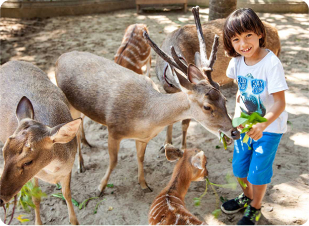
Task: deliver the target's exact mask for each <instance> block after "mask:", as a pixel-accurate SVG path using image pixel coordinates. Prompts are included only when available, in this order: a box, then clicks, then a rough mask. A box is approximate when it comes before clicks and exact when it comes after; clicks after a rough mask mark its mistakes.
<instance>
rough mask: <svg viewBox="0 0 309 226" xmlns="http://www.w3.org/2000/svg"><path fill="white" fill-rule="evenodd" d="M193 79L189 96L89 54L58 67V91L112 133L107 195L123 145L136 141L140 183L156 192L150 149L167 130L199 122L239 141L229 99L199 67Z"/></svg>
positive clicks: (66, 58) (63, 59)
mask: <svg viewBox="0 0 309 226" xmlns="http://www.w3.org/2000/svg"><path fill="white" fill-rule="evenodd" d="M188 76H189V77H190V78H191V80H190V81H188V80H185V81H181V85H182V86H183V87H184V92H179V93H175V94H172V95H169V94H162V93H160V92H159V90H158V88H157V86H156V85H155V84H154V83H153V82H152V80H151V79H149V78H148V77H146V76H143V75H139V74H136V73H135V72H133V71H131V70H129V69H126V68H124V67H122V66H119V65H118V64H116V63H114V62H112V61H110V60H108V59H105V58H103V57H99V56H96V55H94V54H91V53H86V52H70V53H65V54H63V55H62V56H60V58H59V59H58V61H57V64H56V81H57V84H58V86H59V87H60V88H61V89H62V90H63V92H64V93H65V95H66V96H67V98H68V100H69V102H70V103H71V105H72V106H73V107H74V108H75V109H76V110H78V111H80V112H82V113H84V114H85V115H86V116H88V117H89V118H91V119H92V120H94V121H96V122H98V123H101V124H103V125H106V126H107V127H108V150H109V156H110V164H109V167H108V169H107V172H106V174H105V176H104V177H103V179H102V181H101V183H100V185H99V191H100V192H101V193H102V192H103V190H104V188H105V187H106V185H107V182H108V179H109V177H110V174H111V172H112V170H113V169H114V167H115V166H116V164H117V155H118V150H119V145H120V141H121V140H122V139H129V138H130V139H135V140H136V148H137V156H138V158H137V159H138V180H139V183H140V185H141V187H142V188H143V189H145V190H147V191H151V189H150V188H149V187H148V185H147V183H146V181H145V177H144V170H143V161H144V155H145V149H146V146H147V143H148V142H149V141H150V140H151V139H152V138H153V137H155V136H156V135H157V134H158V133H159V132H160V131H162V130H163V129H164V127H165V126H167V125H169V124H171V123H174V122H177V121H179V120H183V119H186V118H195V119H196V120H197V121H199V122H200V123H201V124H202V125H203V126H204V127H205V128H207V129H208V130H210V131H212V132H213V133H214V134H215V135H217V136H219V130H220V131H222V132H224V133H225V134H226V135H227V136H229V137H232V136H234V135H233V131H235V128H233V126H232V122H231V119H230V117H229V116H228V114H227V111H226V107H225V98H224V97H223V95H222V94H221V93H220V92H217V91H216V90H215V89H214V88H213V87H212V86H211V85H210V84H209V82H208V81H207V80H206V79H205V77H204V76H203V75H202V74H201V73H200V72H199V71H198V70H197V68H196V67H195V66H193V65H191V66H190V67H189V70H188ZM185 87H186V88H185ZM214 97H216V98H214ZM205 105H210V106H211V109H212V110H205V109H204V106H205ZM238 135H239V134H238Z"/></svg>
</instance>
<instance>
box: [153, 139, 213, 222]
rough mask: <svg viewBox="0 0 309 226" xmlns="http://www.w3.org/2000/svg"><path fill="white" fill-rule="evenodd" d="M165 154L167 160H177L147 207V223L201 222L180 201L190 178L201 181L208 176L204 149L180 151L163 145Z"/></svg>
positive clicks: (185, 192)
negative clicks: (164, 182)
mask: <svg viewBox="0 0 309 226" xmlns="http://www.w3.org/2000/svg"><path fill="white" fill-rule="evenodd" d="M165 155H166V158H167V160H168V161H175V160H177V159H179V160H178V162H177V164H176V166H175V168H174V171H173V174H172V178H171V180H170V181H169V183H168V185H167V186H166V187H165V188H164V189H163V190H162V191H161V192H160V194H159V195H158V196H157V197H156V199H155V200H154V201H153V203H152V205H151V207H150V211H149V214H148V223H149V224H151V225H154V224H159V225H189V224H193V225H198V224H205V223H204V222H202V221H200V220H199V219H198V218H197V217H195V216H194V215H193V214H191V213H190V212H189V210H187V209H186V207H185V202H184V199H185V195H186V194H187V191H188V189H189V187H190V183H191V181H202V180H205V177H207V176H208V171H207V169H206V163H207V158H206V156H205V155H204V152H203V151H201V150H197V149H189V150H188V149H186V150H184V151H181V150H180V149H176V148H174V147H173V146H172V145H169V144H167V145H165Z"/></svg>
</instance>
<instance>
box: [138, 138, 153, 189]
mask: <svg viewBox="0 0 309 226" xmlns="http://www.w3.org/2000/svg"><path fill="white" fill-rule="evenodd" d="M135 144H136V151H137V163H138V182H139V184H140V185H141V187H142V189H143V191H144V192H146V193H147V192H152V189H151V188H150V187H149V186H148V185H147V183H146V180H145V175H144V156H145V150H146V146H147V143H145V142H140V141H135Z"/></svg>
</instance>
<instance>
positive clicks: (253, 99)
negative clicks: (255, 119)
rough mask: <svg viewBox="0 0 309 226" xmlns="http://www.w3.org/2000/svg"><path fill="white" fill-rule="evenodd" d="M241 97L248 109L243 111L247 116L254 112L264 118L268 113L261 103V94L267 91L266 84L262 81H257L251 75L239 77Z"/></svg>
mask: <svg viewBox="0 0 309 226" xmlns="http://www.w3.org/2000/svg"><path fill="white" fill-rule="evenodd" d="M237 81H238V88H239V91H240V94H241V95H240V97H241V99H242V102H243V103H244V105H245V107H246V109H244V108H242V107H240V108H241V110H242V111H243V112H244V113H246V114H251V113H253V112H257V113H259V114H260V115H261V116H262V117H263V116H264V115H265V113H266V109H265V107H264V105H263V103H262V101H261V98H260V94H261V93H262V92H263V91H264V90H265V86H266V82H265V81H264V80H262V79H255V78H254V77H253V76H252V74H251V73H249V74H247V75H246V76H241V75H238V76H237Z"/></svg>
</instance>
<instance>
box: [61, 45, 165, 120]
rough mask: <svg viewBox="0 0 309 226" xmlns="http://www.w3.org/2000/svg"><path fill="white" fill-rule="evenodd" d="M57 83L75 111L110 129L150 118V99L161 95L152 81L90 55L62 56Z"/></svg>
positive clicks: (76, 53) (66, 54)
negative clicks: (139, 117) (135, 120)
mask: <svg viewBox="0 0 309 226" xmlns="http://www.w3.org/2000/svg"><path fill="white" fill-rule="evenodd" d="M56 80H57V84H58V86H59V87H60V88H61V89H62V90H63V92H64V93H65V95H66V96H67V98H68V100H69V102H70V103H71V104H72V106H73V107H74V108H76V109H77V110H79V111H81V112H82V113H84V114H85V115H87V116H88V117H89V118H91V119H93V120H95V121H97V122H99V123H101V124H104V125H107V126H110V125H114V124H117V125H119V124H125V123H126V121H128V120H134V119H135V117H136V116H135V115H140V116H141V115H145V116H147V114H148V112H147V107H145V106H147V103H149V98H153V97H154V96H156V95H158V94H159V92H158V90H157V87H156V85H155V84H154V83H153V82H152V81H151V79H149V78H146V77H145V76H143V75H139V74H136V73H135V72H133V71H131V70H129V69H126V68H124V67H122V66H120V65H118V64H116V63H114V62H113V61H111V60H108V59H105V58H104V57H99V56H96V55H94V54H91V53H87V52H76V51H74V52H69V53H65V54H63V55H61V56H60V58H59V59H58V61H57V64H56ZM141 118H142V117H141Z"/></svg>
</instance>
